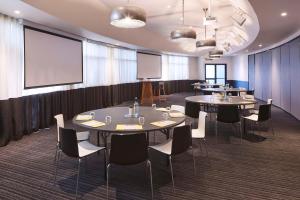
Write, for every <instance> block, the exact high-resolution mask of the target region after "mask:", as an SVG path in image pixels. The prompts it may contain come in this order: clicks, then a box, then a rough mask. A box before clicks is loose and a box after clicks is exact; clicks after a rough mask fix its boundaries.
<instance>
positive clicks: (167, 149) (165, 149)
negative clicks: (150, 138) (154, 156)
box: [149, 139, 172, 155]
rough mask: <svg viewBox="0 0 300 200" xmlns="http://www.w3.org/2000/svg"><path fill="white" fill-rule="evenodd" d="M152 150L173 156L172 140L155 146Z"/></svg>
mask: <svg viewBox="0 0 300 200" xmlns="http://www.w3.org/2000/svg"><path fill="white" fill-rule="evenodd" d="M149 147H150V148H152V149H155V150H156V151H159V152H161V153H164V154H167V155H171V151H172V139H168V140H167V141H165V142H163V143H161V144H158V145H154V146H149Z"/></svg>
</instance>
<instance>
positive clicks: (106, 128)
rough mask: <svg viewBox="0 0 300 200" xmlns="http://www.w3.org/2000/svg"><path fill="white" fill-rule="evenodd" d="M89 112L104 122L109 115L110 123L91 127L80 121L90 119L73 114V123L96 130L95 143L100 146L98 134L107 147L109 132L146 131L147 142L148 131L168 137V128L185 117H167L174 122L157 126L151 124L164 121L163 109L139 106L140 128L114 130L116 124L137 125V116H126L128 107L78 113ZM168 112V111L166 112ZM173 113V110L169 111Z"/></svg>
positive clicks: (128, 132)
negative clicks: (78, 117) (143, 120)
mask: <svg viewBox="0 0 300 200" xmlns="http://www.w3.org/2000/svg"><path fill="white" fill-rule="evenodd" d="M91 113H93V114H94V116H93V119H92V120H96V121H99V122H103V123H105V117H106V116H111V123H110V124H104V125H102V126H99V127H91V126H87V125H84V124H82V123H84V122H87V121H91V119H90V120H77V119H76V117H77V116H75V117H74V118H73V120H72V122H73V124H75V125H77V126H79V127H83V128H85V129H88V130H94V131H97V145H98V146H100V136H101V137H102V139H103V142H104V146H105V147H106V148H107V138H108V136H109V135H111V134H131V133H146V136H147V141H148V142H149V132H150V131H160V132H162V133H163V134H165V135H166V136H167V139H168V138H169V134H170V129H171V128H173V127H175V126H177V125H179V124H181V123H182V122H184V121H185V119H186V117H185V115H183V116H182V117H170V115H169V117H168V119H167V120H170V121H173V122H174V123H172V124H169V125H166V126H163V127H159V126H156V125H153V124H151V123H152V122H157V121H165V119H164V117H163V113H166V112H163V111H160V110H157V109H155V108H152V107H144V106H140V107H139V113H140V115H139V116H142V117H144V119H145V122H144V124H143V125H142V129H136V130H116V127H117V125H120V124H125V125H139V118H138V117H135V118H134V117H127V116H126V115H128V113H129V108H128V107H109V108H103V109H98V110H91V111H87V112H84V113H81V114H79V115H90V114H91ZM167 113H168V114H169V113H170V112H169V111H168V112H167ZM171 113H173V111H172V112H171ZM104 169H105V170H106V163H105V162H104ZM105 178H106V171H105Z"/></svg>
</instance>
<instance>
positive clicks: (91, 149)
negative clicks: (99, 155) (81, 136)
mask: <svg viewBox="0 0 300 200" xmlns="http://www.w3.org/2000/svg"><path fill="white" fill-rule="evenodd" d="M102 149H105V147H98V146H95V145H93V144H91V143H89V142H88V141H83V142H79V143H78V154H79V157H81V158H82V157H85V156H88V155H90V154H92V153H95V152H97V151H100V150H102Z"/></svg>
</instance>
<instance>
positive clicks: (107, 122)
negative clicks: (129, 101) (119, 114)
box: [105, 115, 111, 124]
mask: <svg viewBox="0 0 300 200" xmlns="http://www.w3.org/2000/svg"><path fill="white" fill-rule="evenodd" d="M105 123H106V124H110V123H111V116H109V115H107V116H105Z"/></svg>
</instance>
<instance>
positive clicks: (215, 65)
mask: <svg viewBox="0 0 300 200" xmlns="http://www.w3.org/2000/svg"><path fill="white" fill-rule="evenodd" d="M207 65H214V67H215V76H214V78H206V66H207ZM217 65H224V66H225V77H224V79H225V84H226V82H227V64H225V63H205V66H204V67H205V68H204V73H205V76H204V78H205V81H207V80H214V84H216V83H217V80H218V79H221V78H217Z"/></svg>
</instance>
